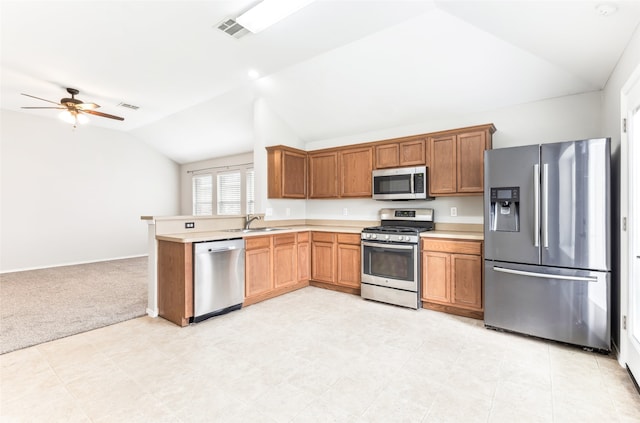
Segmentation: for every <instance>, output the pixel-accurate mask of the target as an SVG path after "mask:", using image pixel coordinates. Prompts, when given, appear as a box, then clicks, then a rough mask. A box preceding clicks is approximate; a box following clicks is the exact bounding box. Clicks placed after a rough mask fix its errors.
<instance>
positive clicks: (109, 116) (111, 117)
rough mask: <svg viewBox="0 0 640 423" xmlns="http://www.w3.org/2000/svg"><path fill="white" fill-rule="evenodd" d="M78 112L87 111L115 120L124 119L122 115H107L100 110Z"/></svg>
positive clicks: (84, 111)
mask: <svg viewBox="0 0 640 423" xmlns="http://www.w3.org/2000/svg"><path fill="white" fill-rule="evenodd" d="M78 111H79V112H80V113H87V114H90V115H95V116H101V117H106V118H109V119H115V120H124V118H123V117H120V116H114V115H108V114H106V113H102V112H96V111H95V110H78Z"/></svg>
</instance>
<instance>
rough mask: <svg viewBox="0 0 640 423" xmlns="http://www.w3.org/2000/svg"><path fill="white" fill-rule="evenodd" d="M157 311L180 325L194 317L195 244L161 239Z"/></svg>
mask: <svg viewBox="0 0 640 423" xmlns="http://www.w3.org/2000/svg"><path fill="white" fill-rule="evenodd" d="M157 272H158V315H159V316H160V317H163V318H165V319H167V320H169V321H170V322H173V323H175V324H176V325H179V326H187V325H188V324H189V319H190V318H191V317H193V246H192V244H191V243H190V242H189V243H180V242H171V241H158V268H157Z"/></svg>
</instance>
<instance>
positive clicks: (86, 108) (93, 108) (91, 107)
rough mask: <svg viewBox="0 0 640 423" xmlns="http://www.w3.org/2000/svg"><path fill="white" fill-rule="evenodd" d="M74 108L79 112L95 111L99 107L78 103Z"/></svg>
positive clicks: (94, 104) (93, 104)
mask: <svg viewBox="0 0 640 423" xmlns="http://www.w3.org/2000/svg"><path fill="white" fill-rule="evenodd" d="M76 107H77V108H78V109H80V110H95V109H97V108H98V107H100V106H99V105H97V104H96V103H80V104H78V105H76Z"/></svg>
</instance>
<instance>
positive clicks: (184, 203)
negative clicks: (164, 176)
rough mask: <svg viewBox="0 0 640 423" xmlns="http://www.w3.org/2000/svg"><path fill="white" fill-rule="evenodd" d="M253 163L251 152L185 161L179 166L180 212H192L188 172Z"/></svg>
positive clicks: (189, 213) (184, 214)
mask: <svg viewBox="0 0 640 423" xmlns="http://www.w3.org/2000/svg"><path fill="white" fill-rule="evenodd" d="M247 163H253V153H251V152H249V153H243V154H236V155H233V156H226V157H217V158H214V159H209V160H202V161H198V162H193V163H187V164H184V165H182V166H180V214H181V215H183V216H189V215H191V214H193V193H192V186H191V178H192V176H193V174H191V173H189V172H192V171H194V170H198V169H208V168H224V167H227V166H235V165H243V164H247Z"/></svg>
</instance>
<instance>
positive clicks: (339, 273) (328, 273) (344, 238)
mask: <svg viewBox="0 0 640 423" xmlns="http://www.w3.org/2000/svg"><path fill="white" fill-rule="evenodd" d="M311 241H312V242H311V281H312V284H314V285H316V286H321V287H323V288H329V289H336V290H339V291H344V292H349V293H352V294H360V274H361V269H360V257H361V253H360V234H359V233H358V234H352V233H341V232H312V233H311Z"/></svg>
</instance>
